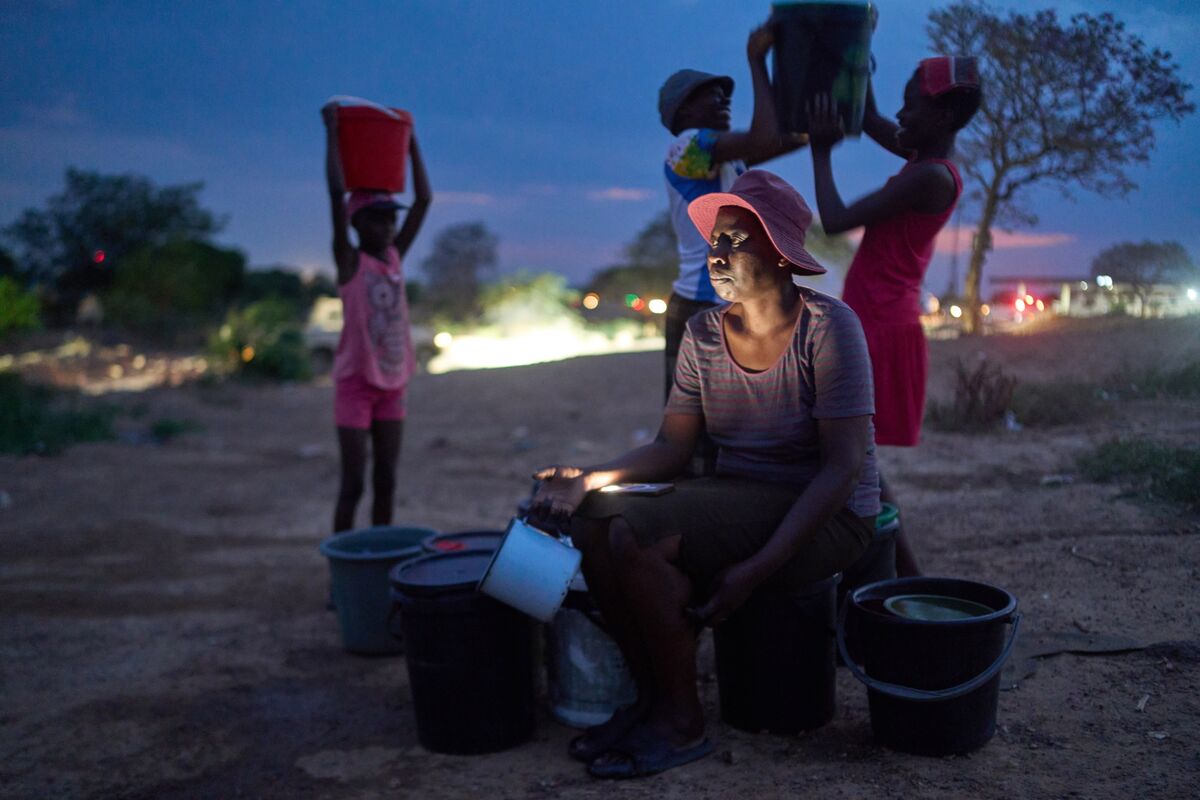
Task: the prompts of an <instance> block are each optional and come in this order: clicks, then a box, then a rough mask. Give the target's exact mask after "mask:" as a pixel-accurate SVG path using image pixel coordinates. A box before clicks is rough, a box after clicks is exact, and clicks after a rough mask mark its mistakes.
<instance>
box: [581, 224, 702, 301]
mask: <svg viewBox="0 0 1200 800" xmlns="http://www.w3.org/2000/svg"><path fill="white" fill-rule="evenodd" d="M621 256H622V263H620V264H614V265H612V266H610V267H606V268H605V269H602V270H600V271H599V272H597V273H596V274H595V275H593V276H592V279H591V281H590V282H589V283H588V285H587V290H588V291H589V292H596V293H597V294H599V295H600V297H601V298H620V297H624V296H625V295H626V294H636V295H641V296H645V297H661V298H666V297H667V295H669V294H670V293H671V285H672V284H673V283H674V282H675V278H676V277H678V275H679V248H678V245H677V244H676V240H675V228H674V226H672V224H671V217H670V215H669V214H668V212H666V211H663V212H661V213H659V214H655V215H654V217H652V218H651V219H650V221H649V222H647V223H646V224H645V225H644V226H643V227H642V229H641V230H640V231H638V232H637V234H636V235H635V236H634V237H633V239H632V240H631V241H630V242H629V243H628V244H626V245H625V246H624V247H623V248H621Z"/></svg>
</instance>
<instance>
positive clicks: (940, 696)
mask: <svg viewBox="0 0 1200 800" xmlns="http://www.w3.org/2000/svg"><path fill="white" fill-rule="evenodd" d="M849 610H850V598H849V597H847V598H846V602H845V603H844V604H843V605H842V609H841V611H840V612H839V613H838V627H837V643H838V651H839V652H841V654H842V662H843V663H844V664H845V665H846V667H847V668H848V669H849V670H850V674H851V675H853V676H854V677H855V678H857V679H858V680H859V681H861V682H862V683H863V684H865V685H866V687H867V688H868V689H874V690H875V691H877V692H881V693H882V694H886V695H890V696H891V697H898V698H900V699H901V700H912V701H915V702H918V703H931V702H935V701H938V700H953V699H954V698H956V697H962V696H963V695H964V694H967V693H969V692H973V691H975V690H976V689H978V688H979V687H980V686H983V685H984V684H985V683H987V682H988V681H990V680H991V679H992V678H994V677H996V675H997V674H998V673H999V672H1000V670H1001V669H1002V668H1003V667H1004V662H1006V661H1008V656H1009V654H1010V653H1012V649H1013V645H1014V644H1015V643H1016V641H1017V629H1018V628H1020V627H1021V615H1020V614H1013V615H1012V617H1010V618H1009V619H1008V622H1011V623H1012V632H1011V633H1009V635H1008V642H1007V644H1005V645H1004V649H1003V650H1002V651H1001V652H1000V656H999V657H998V658H997V659H996V661H995V662H994V663H993V664H992V665H991V666H990V667H988V668H987V669H985V670H984V671H983V672H981V673H979V674H978V675H976V676H975V677H974V678H971V679H970V680H968V681H965V682H963V683H960V684H959V685H958V686H951V687H950V688H949V689H914V688H913V687H911V686H900V685H899V684H895V683H885V682H884V681H880V680H876V679H875V678H872V677H871V676H870V675H868V674H867V673H866V671H865V670H864V669H863V668H862V667H860V666H859V665H858V664H856V663H854V659H852V658H851V657H850V650H849V649H848V648H847V647H846V612H847V611H849Z"/></svg>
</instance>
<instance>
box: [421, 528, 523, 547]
mask: <svg viewBox="0 0 1200 800" xmlns="http://www.w3.org/2000/svg"><path fill="white" fill-rule="evenodd" d="M503 538H504V531H487V530H481V531H454V532H452V533H439V534H437V535H436V536H430V537H429V538H428V539H426V540H425V541H423V542H421V549H423V550H424V551H425V552H426V553H457V552H460V551H463V550H486V551H487V552H489V553H493V552H495V551H496V548H498V547H499V546H500V541H501V540H502V539H503Z"/></svg>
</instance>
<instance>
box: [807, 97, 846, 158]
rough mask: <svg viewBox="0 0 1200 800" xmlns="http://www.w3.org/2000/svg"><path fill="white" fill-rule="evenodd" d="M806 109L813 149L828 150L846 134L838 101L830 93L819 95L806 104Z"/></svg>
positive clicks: (809, 139)
mask: <svg viewBox="0 0 1200 800" xmlns="http://www.w3.org/2000/svg"><path fill="white" fill-rule="evenodd" d="M804 110H805V112H806V113H807V114H808V141H809V143H810V144H811V145H812V147H813V149H825V150H828V149H829V148H831V147H833V146H834V145H835V144H837V143H838V142H840V141H841V140H842V137H844V136H845V135H846V131H845V130H844V129H843V128H842V120H841V118H840V117H839V116H838V113H837V103H835V102H833V98H832V97H831V96H830V95H828V94H819V95H817V96H816V97H814V98H813V99H812V100H810V101H808V102H806V103H805V104H804Z"/></svg>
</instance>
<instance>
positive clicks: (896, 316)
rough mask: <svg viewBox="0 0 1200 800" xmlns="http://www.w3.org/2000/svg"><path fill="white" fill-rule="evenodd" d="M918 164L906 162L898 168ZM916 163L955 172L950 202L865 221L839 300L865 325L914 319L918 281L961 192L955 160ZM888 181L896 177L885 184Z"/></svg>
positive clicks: (917, 308) (918, 301)
mask: <svg viewBox="0 0 1200 800" xmlns="http://www.w3.org/2000/svg"><path fill="white" fill-rule="evenodd" d="M917 163H918V162H910V163H908V164H905V165H904V166H903V167H902V168H901V170H900V172H901V173H902V172H904V170H906V169H909V168H911V167H913V166H916V164H917ZM919 163H934V164H945V165H946V167H947V168H948V169H949V170H950V174H951V175H953V176H954V188H955V191H954V202H953V203H951V204H950V206H949V207H948V208H947V209H946V210H945V211H942V212H941V213H938V214H922V213H920V212H917V211H905V212H904V213H903V214H897V215H896V216H894V217H889V218H887V219H885V220H882V221H880V222H876V223H873V224H871V225H868V226H867V228H866V230H865V231H863V238H862V242H861V243H860V244H859V246H858V252H857V253H855V254H854V260H853V261H852V262H851V263H850V269H849V270H848V271H847V272H846V284H845V287H844V288H843V289H842V300H843V301H844V302H845V303H846V305H848V306H850V307H851V308H852V309H854V311H855V313H857V314H858V316H859V318H860V319H862V320H863V321H864V322H866V323H870V322H883V323H915V322H917V321H918V318H919V317H920V315H921V281H922V280H924V278H925V269H926V268H927V267H928V266H929V262H930V260H931V259H932V258H933V247H934V240H935V239H936V238H937V235H938V231H940V230H941V229H942V228H943V226H945V224H946V221H947V220H948V219H950V215H951V214H953V213H954V208H955V206H957V205H958V199H959V197H961V196H962V177H961V176H960V175H959V174H958V168H957V167H955V166H954V163H953V162H951V161H948V160H946V159H944V158H931V159H928V161H924V162H919ZM897 174H899V173H897ZM892 180H895V176H893V177H892V178H889V179H888V182H889V183H890V182H891V181H892Z"/></svg>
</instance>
